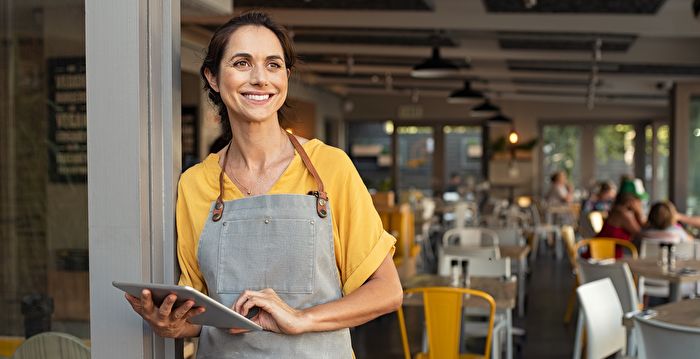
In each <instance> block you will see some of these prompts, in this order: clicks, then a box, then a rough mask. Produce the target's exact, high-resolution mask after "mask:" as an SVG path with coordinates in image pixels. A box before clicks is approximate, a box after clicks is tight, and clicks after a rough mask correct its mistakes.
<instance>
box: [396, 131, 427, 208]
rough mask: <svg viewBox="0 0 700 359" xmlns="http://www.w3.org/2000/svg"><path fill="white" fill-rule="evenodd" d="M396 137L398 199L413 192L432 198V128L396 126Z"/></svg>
mask: <svg viewBox="0 0 700 359" xmlns="http://www.w3.org/2000/svg"><path fill="white" fill-rule="evenodd" d="M396 135H397V141H398V143H397V148H398V151H397V152H398V153H397V162H398V182H399V186H398V188H399V192H401V193H400V198H404V196H405V195H406V194H407V192H410V191H414V190H415V191H419V192H422V193H423V194H424V195H426V196H432V194H433V183H432V178H433V152H434V151H435V141H434V139H433V127H430V126H398V127H397V128H396Z"/></svg>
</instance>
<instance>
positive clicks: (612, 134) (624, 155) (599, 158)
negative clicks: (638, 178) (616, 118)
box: [594, 124, 636, 183]
mask: <svg viewBox="0 0 700 359" xmlns="http://www.w3.org/2000/svg"><path fill="white" fill-rule="evenodd" d="M635 136H636V133H635V130H634V126H633V125H626V124H614V125H605V126H598V127H596V130H595V137H594V143H595V166H596V167H595V176H596V180H610V181H613V182H615V183H619V182H620V177H621V176H623V175H628V176H634V138H635Z"/></svg>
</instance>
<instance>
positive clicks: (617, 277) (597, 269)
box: [575, 259, 639, 354]
mask: <svg viewBox="0 0 700 359" xmlns="http://www.w3.org/2000/svg"><path fill="white" fill-rule="evenodd" d="M577 264H578V265H577V266H578V271H577V272H578V276H579V280H580V282H581V283H590V282H594V281H596V280H600V279H604V278H610V280H611V281H612V284H613V286H614V287H615V292H616V293H617V296H618V298H619V299H620V305H621V306H622V311H623V312H624V313H631V312H636V311H638V310H639V301H638V300H637V289H636V288H635V286H634V279H633V278H632V272H631V271H630V268H629V266H628V265H627V263H623V262H615V263H611V264H592V263H588V262H587V261H585V260H581V259H579V260H578V261H577ZM582 334H583V333H581V332H576V345H575V346H577V347H579V346H580V345H581V344H582V343H581V340H582ZM634 338H635V335H633V333H627V348H628V350H627V351H628V353H630V354H634V353H635V348H636V343H635V340H634Z"/></svg>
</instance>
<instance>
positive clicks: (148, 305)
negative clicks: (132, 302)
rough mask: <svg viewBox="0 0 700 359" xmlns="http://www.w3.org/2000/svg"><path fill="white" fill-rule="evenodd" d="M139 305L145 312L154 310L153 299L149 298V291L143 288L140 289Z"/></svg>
mask: <svg viewBox="0 0 700 359" xmlns="http://www.w3.org/2000/svg"><path fill="white" fill-rule="evenodd" d="M141 307H143V310H144V311H145V312H146V313H150V312H152V311H153V310H154V307H155V306H154V305H153V300H152V299H151V291H150V290H148V289H144V290H143V291H141Z"/></svg>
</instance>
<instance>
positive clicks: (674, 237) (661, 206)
mask: <svg viewBox="0 0 700 359" xmlns="http://www.w3.org/2000/svg"><path fill="white" fill-rule="evenodd" d="M640 237H641V238H642V240H644V241H646V242H651V243H674V244H675V243H680V242H683V241H687V240H690V238H689V237H688V234H687V233H686V232H685V231H684V230H683V228H681V227H680V225H679V224H678V212H677V211H676V206H674V205H673V203H671V202H670V201H661V202H656V203H654V205H653V206H651V209H650V210H649V217H648V218H647V225H646V227H644V229H643V230H642V232H641V234H640Z"/></svg>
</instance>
